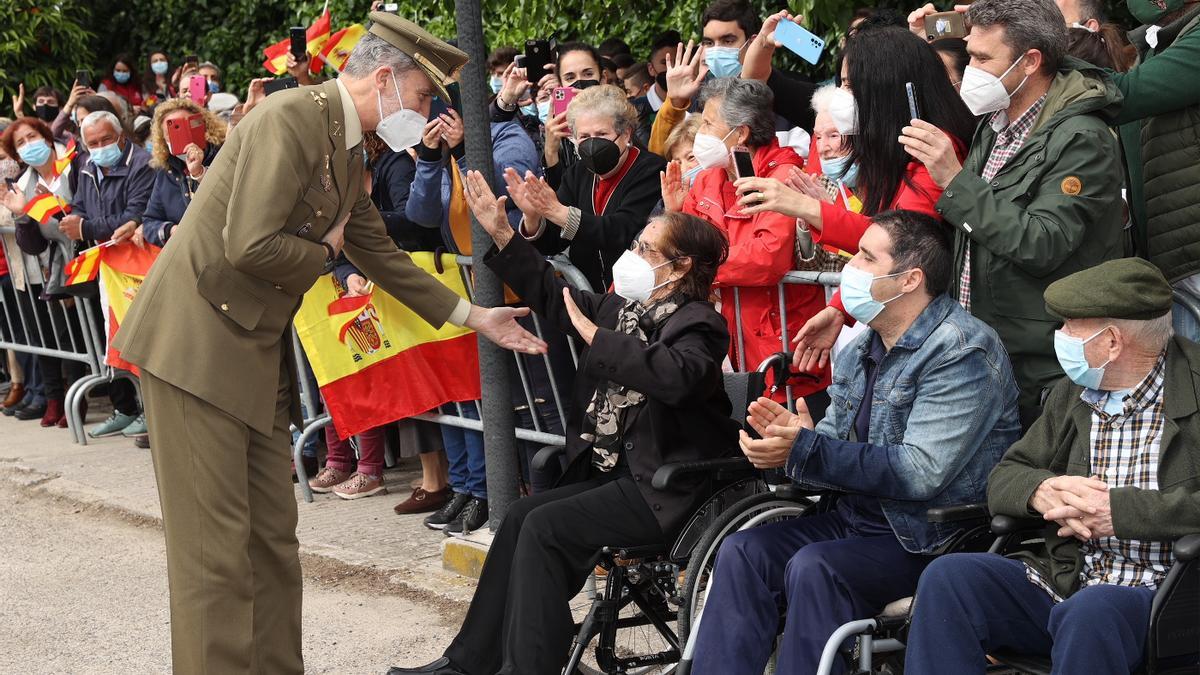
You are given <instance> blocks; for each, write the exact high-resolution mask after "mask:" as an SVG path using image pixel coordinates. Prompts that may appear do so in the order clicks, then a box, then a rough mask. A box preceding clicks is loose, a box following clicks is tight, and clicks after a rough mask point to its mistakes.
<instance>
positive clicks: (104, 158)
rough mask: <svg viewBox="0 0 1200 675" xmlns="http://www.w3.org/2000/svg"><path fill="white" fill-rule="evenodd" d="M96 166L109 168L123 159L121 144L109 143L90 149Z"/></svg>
mask: <svg viewBox="0 0 1200 675" xmlns="http://www.w3.org/2000/svg"><path fill="white" fill-rule="evenodd" d="M89 152H90V153H91V156H92V161H93V162H95V163H96V166H99V167H102V168H105V169H108V168H110V167H112V166H114V165H116V163H117V162H119V161H121V144H120V143H109V144H108V145H102V146H100V147H98V148H93V149H91V150H90V151H89Z"/></svg>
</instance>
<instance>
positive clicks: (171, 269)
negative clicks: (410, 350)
mask: <svg viewBox="0 0 1200 675" xmlns="http://www.w3.org/2000/svg"><path fill="white" fill-rule="evenodd" d="M371 19H372V20H373V21H374V24H373V25H372V27H371V28H370V30H369V31H368V34H367V35H365V36H364V37H363V39H362V41H361V42H360V43H359V44H358V46H357V47H356V48H355V50H354V52H353V53H352V54H351V56H350V58H349V60H348V61H347V64H346V67H345V70H344V73H343V75H342V76H341V77H340V78H338V79H337V80H334V81H330V82H327V83H325V84H323V85H319V86H314V87H303V88H300V89H293V90H288V91H284V92H279V93H276V94H275V95H273V96H271V97H270V98H268V99H267V100H266V101H265V102H264V103H262V104H261V105H259V106H258V107H257V108H255V110H254V111H253V112H251V113H250V114H249V115H247V116H246V118H245V119H244V120H243V121H242V122H241V123H240V124H239V125H238V126H237V127H236V128H235V130H234V131H233V132H232V133H231V134H230V136H229V138H228V140H227V141H226V143H225V146H224V147H223V148H222V150H221V153H220V154H219V155H218V157H217V158H216V161H215V162H214V163H213V165H212V167H211V168H210V169H209V175H208V176H207V177H206V178H205V180H204V185H203V187H202V188H201V189H200V191H199V192H198V193H197V195H196V197H195V199H194V200H193V201H192V204H191V206H190V207H189V208H188V210H187V213H186V215H185V216H184V217H183V220H182V222H181V223H180V224H179V226H178V227H177V229H176V230H175V234H174V236H172V238H171V243H170V245H169V246H167V247H166V249H164V251H163V253H162V255H161V256H160V258H159V260H158V261H157V264H155V266H154V268H153V269H152V270H151V272H150V275H149V276H148V277H147V278H146V282H145V284H144V286H143V287H142V289H141V291H140V292H139V295H138V298H137V301H136V302H135V303H134V305H133V307H132V309H131V310H130V313H129V315H128V316H127V317H126V320H125V322H124V324H123V325H122V327H121V330H120V332H119V333H118V335H117V337H116V342H115V346H116V347H117V348H118V349H120V350H121V352H122V354H123V355H124V356H125V358H127V359H128V360H130V361H132V362H133V363H135V364H137V365H139V366H140V367H141V368H142V387H143V392H144V397H145V402H146V410H147V416H148V418H149V420H150V437H151V447H152V449H153V455H154V467H155V474H156V476H157V479H158V491H159V496H160V499H161V502H162V513H163V529H164V530H165V534H166V540H167V573H168V580H169V585H170V591H171V642H172V658H173V663H174V671H175V672H176V673H220V674H221V675H231V674H234V673H251V672H254V673H271V674H276V673H302V672H303V670H304V664H303V660H302V656H301V639H300V604H301V578H300V561H299V556H298V548H299V547H298V543H297V540H296V518H297V516H296V502H295V497H294V493H293V488H292V483H291V478H290V470H289V463H288V459H289V456H290V453H289V452H288V445H289V441H290V438H291V437H290V434H289V429H288V425H289V421H296V422H298V421H299V420H300V415H299V402H298V397H297V395H296V388H295V381H294V373H295V367H294V365H295V364H294V363H292V360H291V358H290V353H291V350H290V349H289V345H290V340H289V339H288V333H289V331H290V326H291V320H292V316H293V315H294V314H295V312H296V310H297V309H298V308H299V305H300V301H301V296H302V295H303V294H304V292H305V291H307V290H308V289H309V287H310V286H312V284H313V282H314V281H315V280H316V279H317V277H318V276H319V275H320V274H322V273H324V272H325V271H327V270H328V269H329V268H330V265H331V264H332V262H333V260H334V258H335V257H336V256H337V255H338V254H339V253H341V252H344V253H345V254H346V257H347V258H349V259H350V261H351V262H353V263H354V264H355V265H356V266H357V267H358V268H359V269H361V270H363V272H364V273H365V274H366V276H367V277H368V278H370V279H371V280H373V281H374V282H375V283H377V284H378V285H379V286H380V287H381V288H382V289H383V290H385V291H387V292H388V293H389V294H391V295H393V296H395V297H396V298H398V299H400V300H401V301H403V302H405V303H406V304H407V305H408V306H409V307H410V308H412V309H413V311H415V312H416V313H417V314H418V315H420V316H421V317H422V318H424V319H425V320H426V321H428V322H429V323H431V324H433V325H435V326H440V325H442V324H443V323H445V322H451V323H454V324H458V325H466V326H468V327H470V328H473V329H475V330H476V331H478V332H480V333H482V334H484V335H486V336H487V337H488V338H490V339H492V340H493V341H495V342H496V343H498V344H500V345H502V346H504V347H507V348H510V349H517V350H521V351H525V352H529V353H537V352H541V351H544V350H545V345H544V343H542V342H541V341H540V340H538V339H537V338H536V337H534V336H532V335H530V334H529V333H527V332H526V331H524V330H523V329H522V328H520V326H518V324H517V323H516V321H515V320H514V319H515V317H517V316H520V315H523V314H524V313H526V312H527V311H528V310H513V309H508V308H502V307H501V308H493V309H484V308H481V307H477V306H474V305H471V304H469V303H467V302H466V301H464V300H462V299H461V298H459V297H458V296H457V295H456V294H454V293H453V292H452V291H450V290H448V289H447V288H446V287H445V286H443V285H442V284H440V283H438V282H437V281H436V280H435V279H434V278H432V277H430V276H429V275H427V274H426V273H424V272H423V271H421V270H420V269H419V268H417V267H416V266H415V265H414V264H413V263H412V261H411V260H410V259H409V257H408V254H406V253H403V252H401V251H399V250H397V248H396V246H395V244H393V243H392V240H391V239H390V238H389V237H388V235H387V232H386V230H385V228H384V225H383V221H382V220H381V219H380V216H379V213H378V211H376V209H375V207H374V206H373V205H372V204H371V201H370V198H369V196H368V195H367V194H365V193H364V191H363V148H362V134H363V131H370V130H376V132H377V133H378V134H379V135H380V136H381V137H382V138H384V139H385V140H386V141H388V143H389V145H391V146H392V147H393V149H394V150H397V151H399V150H402V149H404V148H405V147H406V146H409V145H412V144H415V142H416V141H417V140H419V138H420V135H421V134H420V132H421V128H422V127H423V126H424V124H425V118H426V117H427V116H428V114H429V103H430V99H431V98H432V96H433V95H434V94H435V93H438V94H441V95H443V96H445V90H444V88H443V87H442V83H443V82H444V81H445V80H446V79H447V78H449V77H450V76H451V75H453V73H454V72H455V71H457V70H458V69H459V68H460V67H462V65H463V64H464V63H465V62H466V60H467V56H466V54H464V53H463V52H461V51H459V50H457V49H455V48H453V47H451V46H449V45H447V44H445V43H444V42H442V41H441V40H438V39H437V38H435V37H433V36H432V35H430V34H429V33H427V32H425V31H424V30H421V29H420V28H418V27H417V26H416V25H414V24H412V23H411V22H409V21H406V20H404V19H401V18H399V17H397V16H395V15H392V14H386V13H380V12H375V13H372V14H371ZM430 377H437V373H430Z"/></svg>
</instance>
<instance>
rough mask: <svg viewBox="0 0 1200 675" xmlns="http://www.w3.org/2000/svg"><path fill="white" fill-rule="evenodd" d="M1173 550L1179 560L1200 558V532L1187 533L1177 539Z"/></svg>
mask: <svg viewBox="0 0 1200 675" xmlns="http://www.w3.org/2000/svg"><path fill="white" fill-rule="evenodd" d="M1171 550H1172V552H1174V553H1175V557H1176V558H1177V559H1179V560H1195V559H1197V558H1200V534H1185V535H1184V536H1182V537H1180V538H1179V539H1176V540H1175V545H1174V546H1173V547H1172V548H1171Z"/></svg>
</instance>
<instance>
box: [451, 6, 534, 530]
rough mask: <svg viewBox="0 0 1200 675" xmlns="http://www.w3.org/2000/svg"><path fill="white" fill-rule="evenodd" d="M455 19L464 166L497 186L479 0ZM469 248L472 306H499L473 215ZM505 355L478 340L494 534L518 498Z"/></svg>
mask: <svg viewBox="0 0 1200 675" xmlns="http://www.w3.org/2000/svg"><path fill="white" fill-rule="evenodd" d="M454 16H455V20H456V23H457V24H458V48H459V49H461V50H463V51H464V52H466V53H467V56H468V57H469V58H470V60H469V61H468V62H467V65H466V67H465V68H464V69H463V71H462V75H461V77H460V78H459V88H460V90H461V91H462V99H463V110H462V114H463V122H464V125H463V126H464V131H465V136H466V137H465V139H464V141H465V142H466V144H467V147H466V150H467V166H468V167H470V168H471V169H474V170H476V171H479V172H480V173H482V174H483V176H484V178H486V179H487V181H488V183H489V184H491V185H492V190H493V192H494V191H495V189H496V186H495V170H494V169H493V166H492V133H491V120H490V116H489V115H488V109H487V108H488V96H487V93H486V92H487V90H486V83H487V74H486V72H485V63H486V59H487V54H486V53H485V52H484V46H483V19H482V17H481V12H480V3H479V0H457V1H456V2H455V3H454ZM471 223H472V236H471V246H472V252H473V253H474V256H473V257H474V272H475V298H474V299H475V304H477V305H481V306H483V307H497V306H500V305H503V304H504V291H503V288H502V286H501V284H500V280H499V279H498V278H497V277H496V275H494V274H492V272H491V270H489V269H488V268H487V266H486V265H484V264H483V255H484V253H486V252H487V251H488V249H490V248H491V247H492V238H491V237H490V236H489V235H488V233H487V232H486V231H484V229H483V228H482V227H480V226H479V223H478V222H477V221H476V220H475V216H474V214H472V216H471ZM510 358H512V357H511V356H509V355H508V354H505V353H504V350H503V349H501V348H500V347H497V346H496V345H494V344H492V343H491V342H490V341H489V340H487V339H486V338H484V337H483V336H479V371H480V372H479V377H480V380H481V382H482V385H483V410H482V412H483V444H484V446H483V447H484V457H485V460H486V463H487V488H488V511H489V515H490V516H491V526H492V529H493V530H494V529H496V528H497V527H498V526H499V525H500V521H501V519H503V518H504V513H505V512H506V511H507V510H508V505H509V504H511V503H512V502H513V500H515V499H516V498H517V494H518V479H519V476H520V472H519V471H518V468H517V447H516V438H515V436H514V435H513V427H514V425H513V409H512V401H511V391H510V390H509V383H508V361H507V359H510Z"/></svg>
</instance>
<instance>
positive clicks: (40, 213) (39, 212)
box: [25, 192, 71, 225]
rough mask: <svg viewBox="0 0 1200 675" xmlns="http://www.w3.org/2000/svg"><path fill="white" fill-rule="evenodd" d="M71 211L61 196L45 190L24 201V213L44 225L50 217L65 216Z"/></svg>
mask: <svg viewBox="0 0 1200 675" xmlns="http://www.w3.org/2000/svg"><path fill="white" fill-rule="evenodd" d="M70 212H71V205H70V204H68V203H66V202H64V201H63V200H62V197H59V196H58V195H56V194H54V193H53V192H47V193H45V194H40V195H38V196H36V197H34V198H33V199H30V200H29V201H27V202H25V215H27V216H29V217H30V218H33V219H34V220H36V221H38V223H40V224H42V225H45V224H46V223H49V222H50V219H51V218H57V217H58V216H65V215H66V214H68V213H70Z"/></svg>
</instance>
